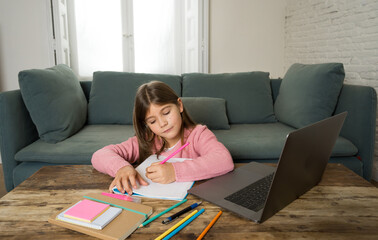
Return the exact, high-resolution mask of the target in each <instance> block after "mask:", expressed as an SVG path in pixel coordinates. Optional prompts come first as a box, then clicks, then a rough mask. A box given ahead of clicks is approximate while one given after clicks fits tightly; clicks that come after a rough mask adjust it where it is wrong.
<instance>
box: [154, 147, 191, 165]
mask: <svg viewBox="0 0 378 240" xmlns="http://www.w3.org/2000/svg"><path fill="white" fill-rule="evenodd" d="M188 145H189V142H187V143H185V144H184V145H182V146H181V147H180V148H179V149H177V150H176V151H175V152H174V153H172V154H171V155H169V156H168V157H166V158H165V159H164V160H163V161H161V162H160V164H163V163H165V162H166V161H168V160H169V159H171V158H172V157H173V156H174V155H176V154H177V153H178V152H180V151H181V150H182V149H183V148H184V147H186V146H188Z"/></svg>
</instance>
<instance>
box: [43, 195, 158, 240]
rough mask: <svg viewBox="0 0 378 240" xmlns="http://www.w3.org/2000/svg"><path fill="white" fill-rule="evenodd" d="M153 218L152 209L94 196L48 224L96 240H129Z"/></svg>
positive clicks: (59, 214) (76, 203)
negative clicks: (128, 239) (99, 239)
mask: <svg viewBox="0 0 378 240" xmlns="http://www.w3.org/2000/svg"><path fill="white" fill-rule="evenodd" d="M83 202H84V203H83ZM98 203H100V204H98ZM102 204H104V205H102ZM79 213H80V214H79ZM151 214H152V207H150V206H146V205H143V204H140V203H136V202H130V201H125V200H121V199H117V198H113V197H109V196H104V195H102V194H101V193H91V194H88V195H87V196H84V199H82V200H81V201H76V202H74V203H73V204H70V205H69V206H67V207H66V208H64V209H63V210H61V211H59V212H58V213H55V214H53V215H52V216H50V218H49V220H48V221H49V222H50V223H52V224H55V225H59V226H62V227H65V228H68V229H72V230H75V231H78V232H81V233H84V234H88V235H90V236H93V237H97V238H101V239H109V240H110V239H112V240H115V239H125V238H127V237H128V236H129V235H130V234H131V233H133V232H134V231H135V230H136V229H137V228H138V227H139V226H140V225H141V224H142V223H143V222H144V221H146V219H147V218H148V217H149V216H150V215H151Z"/></svg>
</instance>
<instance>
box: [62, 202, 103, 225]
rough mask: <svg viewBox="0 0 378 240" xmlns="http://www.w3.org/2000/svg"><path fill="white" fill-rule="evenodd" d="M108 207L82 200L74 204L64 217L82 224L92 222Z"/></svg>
mask: <svg viewBox="0 0 378 240" xmlns="http://www.w3.org/2000/svg"><path fill="white" fill-rule="evenodd" d="M109 207H110V205H109V204H105V203H99V202H95V201H91V200H88V199H84V200H81V201H80V202H78V203H76V204H75V205H74V206H73V207H72V208H71V209H69V210H68V211H67V212H66V213H65V214H64V216H65V217H68V218H73V219H77V220H81V221H84V222H92V221H93V220H94V219H95V218H96V217H97V216H99V215H101V214H102V213H103V212H105V211H106V210H107V209H108V208H109Z"/></svg>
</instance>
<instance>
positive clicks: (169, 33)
mask: <svg viewBox="0 0 378 240" xmlns="http://www.w3.org/2000/svg"><path fill="white" fill-rule="evenodd" d="M121 1H123V2H121ZM198 1H199V0H134V1H132V0H70V2H69V3H70V4H71V5H72V7H70V8H69V9H70V14H69V15H70V18H69V20H70V22H69V25H70V29H71V30H70V42H71V52H72V55H71V59H72V61H71V63H72V67H73V69H74V70H76V71H77V73H78V75H79V76H81V77H89V78H90V77H91V76H92V75H93V72H94V71H135V72H143V73H165V74H181V73H183V72H185V70H187V71H188V70H190V71H196V70H197V71H198V69H199V68H198V66H199V57H198V53H197V55H194V56H197V57H194V58H193V54H190V53H191V52H193V49H194V50H195V51H197V50H198V49H199V47H198V46H199V42H200V40H199V39H198V38H199V37H198V34H197V35H194V36H195V37H194V38H195V40H196V41H194V42H195V44H194V45H195V46H194V48H193V44H192V42H193V41H192V40H193V37H192V39H189V38H190V36H189V35H188V32H189V30H190V31H191V32H193V31H194V32H199V31H200V30H199V28H198V19H197V21H193V20H191V21H188V16H192V18H193V16H195V17H194V18H196V17H198V13H197V14H192V13H193V12H198ZM193 2H195V3H196V4H193ZM125 6H126V8H125ZM188 11H190V12H191V13H190V14H187V13H188ZM189 20H190V19H189ZM190 22H191V23H193V22H195V23H196V24H189V23H190ZM130 24H131V25H132V27H129V26H130ZM187 25H188V26H189V25H190V26H191V28H190V29H189V28H188V26H187ZM126 26H128V27H126ZM125 29H127V30H125ZM186 35H188V36H187V37H185V36H186ZM190 35H191V36H193V34H190ZM188 39H189V40H188ZM130 40H131V41H130ZM130 43H131V44H130ZM193 59H194V60H193ZM189 65H190V66H189Z"/></svg>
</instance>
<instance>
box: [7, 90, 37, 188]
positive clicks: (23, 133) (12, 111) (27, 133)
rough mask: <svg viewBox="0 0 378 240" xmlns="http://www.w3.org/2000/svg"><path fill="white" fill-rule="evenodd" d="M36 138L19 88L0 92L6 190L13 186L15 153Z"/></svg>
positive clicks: (15, 164) (34, 129)
mask: <svg viewBox="0 0 378 240" xmlns="http://www.w3.org/2000/svg"><path fill="white" fill-rule="evenodd" d="M38 138H39V137H38V132H37V129H36V127H35V125H34V123H33V121H32V120H31V118H30V115H29V112H28V110H27V109H26V106H25V104H24V101H23V99H22V97H21V92H20V90H14V91H8V92H2V93H0V151H1V159H2V164H3V172H4V180H5V186H6V189H7V191H10V190H12V189H13V188H14V184H13V169H14V168H15V167H16V166H17V165H18V162H17V161H16V160H15V158H14V156H15V154H16V153H17V152H18V151H19V150H20V149H22V148H23V147H25V146H27V145H29V144H31V143H32V142H34V141H36V140H37V139H38Z"/></svg>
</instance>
